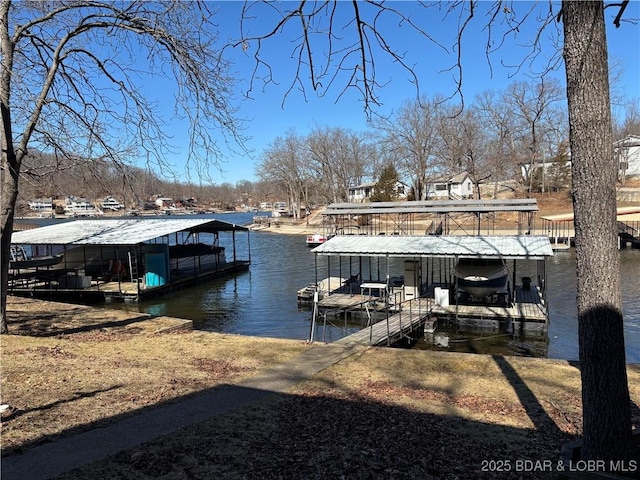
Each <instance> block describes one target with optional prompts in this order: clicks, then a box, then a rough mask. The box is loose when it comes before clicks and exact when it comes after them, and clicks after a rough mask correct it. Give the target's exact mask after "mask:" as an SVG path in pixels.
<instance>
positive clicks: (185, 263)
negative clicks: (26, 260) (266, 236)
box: [9, 218, 251, 301]
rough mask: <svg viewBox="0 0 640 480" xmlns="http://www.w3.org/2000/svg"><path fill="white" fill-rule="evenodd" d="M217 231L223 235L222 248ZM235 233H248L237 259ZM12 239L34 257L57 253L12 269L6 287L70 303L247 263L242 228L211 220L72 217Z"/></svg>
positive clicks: (164, 286) (172, 284)
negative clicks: (51, 259)
mask: <svg viewBox="0 0 640 480" xmlns="http://www.w3.org/2000/svg"><path fill="white" fill-rule="evenodd" d="M221 232H224V233H226V234H227V235H225V237H226V236H228V237H230V238H224V237H223V240H224V242H223V243H224V246H223V245H221V243H220V233H221ZM236 232H245V233H246V235H247V237H246V238H247V248H246V249H243V251H246V252H247V254H246V255H247V258H245V259H240V258H238V253H237V248H236ZM229 241H230V242H229ZM12 243H13V244H14V245H16V246H18V245H19V246H23V247H25V249H27V250H29V251H30V252H31V257H32V259H33V260H36V259H37V258H38V256H39V255H40V254H41V253H46V254H47V255H51V254H58V255H61V257H60V261H59V262H58V263H56V264H55V265H47V266H43V267H39V266H35V267H32V268H13V269H11V270H10V275H9V291H10V292H11V293H13V294H17V295H20V294H23V295H24V294H26V295H32V296H49V297H55V298H66V299H69V300H84V301H102V300H111V299H120V300H128V301H139V300H141V299H144V298H148V297H150V296H155V295H160V294H164V293H166V292H168V291H171V290H173V289H177V288H182V287H186V286H189V285H193V284H195V283H198V282H201V281H206V280H209V279H212V278H216V277H219V276H222V275H225V274H228V273H231V272H235V271H238V270H243V269H246V268H248V266H249V265H250V262H251V258H250V252H251V249H250V245H249V230H248V229H247V228H246V227H243V226H239V225H234V224H230V223H226V222H222V221H219V220H211V219H166V218H153V219H101V220H78V221H74V222H64V223H57V224H54V225H49V226H46V227H40V228H37V229H33V230H27V231H22V232H14V233H13V235H12ZM225 246H226V248H225ZM229 246H231V249H232V252H231V256H230V255H229V252H227V250H228V247H229ZM229 257H230V258H229Z"/></svg>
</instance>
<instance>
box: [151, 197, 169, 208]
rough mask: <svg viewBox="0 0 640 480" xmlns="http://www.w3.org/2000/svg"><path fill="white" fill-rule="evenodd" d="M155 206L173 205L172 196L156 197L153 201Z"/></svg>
mask: <svg viewBox="0 0 640 480" xmlns="http://www.w3.org/2000/svg"><path fill="white" fill-rule="evenodd" d="M155 204H156V206H158V207H160V208H166V207H172V206H173V198H169V197H158V198H156V201H155Z"/></svg>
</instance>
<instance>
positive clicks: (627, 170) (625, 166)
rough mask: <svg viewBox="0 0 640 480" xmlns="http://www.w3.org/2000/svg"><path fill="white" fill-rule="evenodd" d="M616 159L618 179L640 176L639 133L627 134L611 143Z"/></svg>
mask: <svg viewBox="0 0 640 480" xmlns="http://www.w3.org/2000/svg"><path fill="white" fill-rule="evenodd" d="M613 148H614V152H615V157H616V159H617V161H618V179H619V180H621V181H624V180H625V179H628V178H634V177H635V178H639V177H640V135H627V136H626V137H625V138H623V139H622V140H618V141H617V142H614V144H613Z"/></svg>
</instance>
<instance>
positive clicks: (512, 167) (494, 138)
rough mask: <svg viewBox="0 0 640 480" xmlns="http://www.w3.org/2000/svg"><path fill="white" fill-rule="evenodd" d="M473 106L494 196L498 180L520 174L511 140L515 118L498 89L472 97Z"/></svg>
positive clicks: (518, 159)
mask: <svg viewBox="0 0 640 480" xmlns="http://www.w3.org/2000/svg"><path fill="white" fill-rule="evenodd" d="M474 107H475V111H476V114H477V115H478V116H479V118H480V121H481V123H482V125H483V130H484V132H485V137H486V142H487V144H486V147H487V157H488V159H487V160H488V162H489V165H490V169H491V172H492V177H493V180H494V197H495V196H496V195H497V190H498V183H499V182H500V181H505V180H507V179H513V178H518V176H519V175H520V167H519V165H518V163H519V161H520V157H519V155H518V153H517V151H516V148H515V141H514V134H515V129H514V125H515V118H514V115H513V112H512V110H511V108H509V106H508V105H507V104H506V102H504V101H503V100H502V95H501V92H495V91H490V90H489V91H484V92H482V93H481V94H479V95H478V96H477V97H476V98H475V101H474Z"/></svg>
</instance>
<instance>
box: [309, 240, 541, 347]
mask: <svg viewBox="0 0 640 480" xmlns="http://www.w3.org/2000/svg"><path fill="white" fill-rule="evenodd" d="M312 252H313V253H315V254H317V255H326V256H328V257H330V258H331V257H339V258H342V257H347V258H349V261H348V264H349V268H350V269H351V266H352V265H353V264H358V265H362V264H365V263H366V262H363V261H352V260H351V259H352V258H354V257H374V258H375V257H377V258H378V259H380V261H381V262H382V263H386V265H387V273H386V277H387V278H388V279H391V278H393V277H391V276H390V272H389V267H388V266H389V260H390V259H391V258H394V257H395V258H397V259H402V260H404V266H405V275H404V277H403V278H404V281H403V284H402V286H401V287H400V288H401V290H399V291H397V292H396V293H397V294H398V295H400V301H399V302H392V303H393V305H394V306H396V305H401V306H402V308H401V309H400V310H399V311H395V312H389V314H388V315H387V317H386V318H385V319H382V320H380V321H379V322H378V323H377V324H376V325H370V326H367V327H366V328H364V329H362V330H361V331H360V332H356V333H354V334H352V335H350V336H349V337H347V339H344V340H341V342H343V343H344V342H353V343H361V344H366V345H392V344H393V343H394V342H396V341H397V340H399V339H401V338H403V337H404V336H407V335H409V332H414V331H415V328H416V326H419V327H420V328H422V329H423V331H425V332H426V333H429V332H430V333H433V332H434V330H435V328H436V327H437V326H438V325H440V324H454V323H455V324H456V325H457V326H458V327H460V328H466V327H471V326H477V327H481V329H483V330H485V331H489V332H492V331H493V332H495V331H499V332H501V333H512V334H514V335H522V336H527V335H531V336H536V337H538V336H540V335H546V332H547V328H548V310H547V308H546V304H545V301H544V293H545V289H546V268H545V262H544V261H545V259H546V258H547V257H549V256H552V255H553V251H552V249H551V245H550V241H549V238H548V237H546V236H544V235H539V236H535V235H515V236H513V235H510V236H496V235H494V236H488V235H478V236H463V235H442V236H436V235H425V236H382V237H380V236H368V235H365V236H336V237H334V238H332V239H331V240H329V241H327V242H326V243H324V244H323V245H321V246H319V247H317V248H315V249H314V250H312ZM460 258H485V259H489V258H502V259H503V260H504V261H507V262H513V265H512V267H511V275H512V276H511V280H510V281H508V282H507V286H506V287H505V289H504V291H497V292H496V295H495V298H493V299H491V298H486V299H482V300H481V301H475V300H474V301H471V299H465V298H464V297H463V296H462V294H461V293H460V289H459V288H458V287H457V282H456V281H455V279H453V280H452V278H451V267H450V265H452V264H455V263H456V262H457V260H458V259H460ZM524 260H527V261H535V262H537V274H536V275H535V276H534V278H530V277H522V278H518V277H517V263H516V261H524ZM441 261H442V262H443V267H444V275H443V279H442V280H444V282H442V281H441V282H439V283H440V284H441V286H442V287H444V290H445V291H446V292H447V293H446V301H441V300H442V298H440V299H438V296H437V295H435V291H434V288H424V286H425V283H426V282H425V280H428V279H429V276H430V274H431V277H432V278H431V282H429V284H430V285H431V286H432V287H434V286H435V284H434V280H433V273H434V271H435V268H434V267H435V266H437V267H438V269H439V268H440V267H439V264H440V262H441ZM328 262H329V265H328V267H329V268H328V270H329V271H330V270H331V269H330V266H331V265H330V261H329V260H328ZM425 263H426V267H425ZM429 264H430V265H431V270H429ZM447 264H448V265H449V267H447V266H446V265H447ZM408 267H411V268H408ZM338 268H339V269H340V270H341V271H342V270H343V268H344V267H343V266H342V264H341V263H340V265H339V266H338ZM447 270H448V271H447ZM441 271H442V270H441ZM352 273H353V272H351V270H349V274H352ZM425 273H426V278H425V275H424V274H425ZM440 273H441V272H439V273H438V275H440ZM407 275H408V276H407ZM446 277H449V278H446ZM393 288H396V287H395V286H394V285H392V284H391V283H389V285H388V293H387V295H389V296H390V295H391V294H392V291H393V290H392V289H393ZM321 302H322V303H320V302H318V304H317V307H320V308H336V309H338V308H343V309H345V310H346V309H355V308H358V306H359V305H365V303H363V298H360V295H356V294H352V295H344V294H342V295H338V296H336V295H335V294H329V295H327V296H325V297H324V298H323V299H322V300H321ZM404 305H415V306H416V307H417V306H418V305H419V308H416V309H412V310H411V314H409V315H408V314H407V312H406V309H405V308H404ZM414 313H415V315H414Z"/></svg>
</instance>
